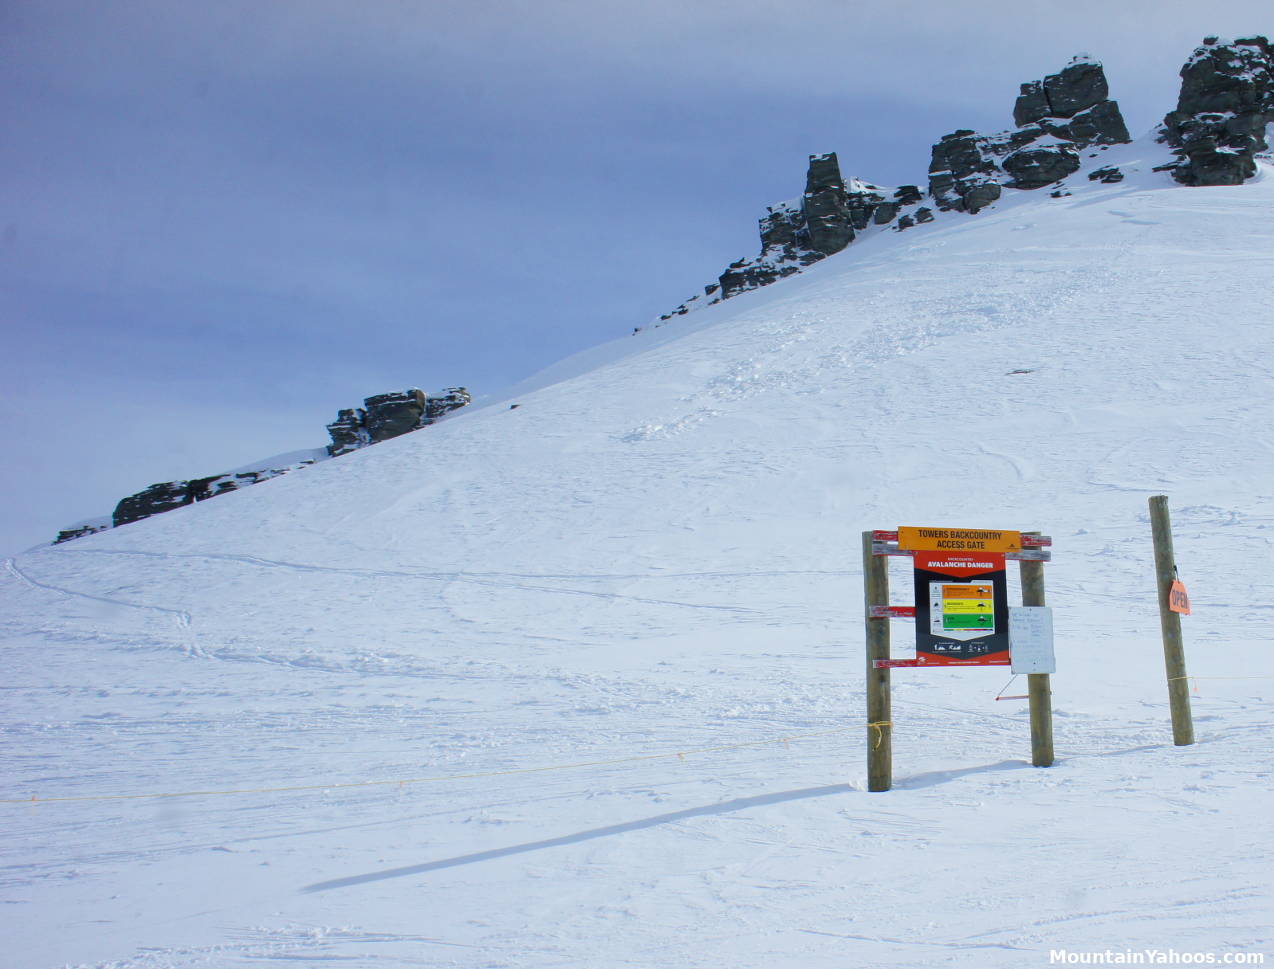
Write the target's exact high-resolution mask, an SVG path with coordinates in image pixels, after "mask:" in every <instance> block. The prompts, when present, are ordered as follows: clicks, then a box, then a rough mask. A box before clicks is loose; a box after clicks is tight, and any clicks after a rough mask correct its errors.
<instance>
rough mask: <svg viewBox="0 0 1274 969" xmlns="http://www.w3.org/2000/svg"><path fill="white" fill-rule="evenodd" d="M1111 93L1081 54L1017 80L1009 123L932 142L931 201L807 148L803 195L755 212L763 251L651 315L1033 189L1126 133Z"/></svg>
mask: <svg viewBox="0 0 1274 969" xmlns="http://www.w3.org/2000/svg"><path fill="white" fill-rule="evenodd" d="M1109 93H1110V92H1109V85H1108V84H1107V82H1106V74H1105V71H1104V70H1103V69H1102V66H1101V64H1099V63H1097V62H1096V61H1094V60H1092V59H1091V58H1089V57H1087V56H1086V55H1080V56H1078V57H1076V58H1074V59H1073V60H1072V61H1071V63H1070V64H1068V65H1067V66H1066V67H1065V68H1063V69H1062V70H1060V71H1058V72H1057V73H1056V74H1050V75H1048V76H1047V77H1045V78H1043V79H1042V80H1038V81H1029V82H1028V83H1026V84H1023V85H1022V87H1021V93H1020V94H1019V96H1018V99H1017V103H1016V105H1015V106H1014V109H1013V120H1014V122H1015V123H1016V125H1017V127H1016V128H1015V129H1012V130H1009V131H1004V132H1000V133H998V134H993V135H981V134H978V133H977V132H974V131H970V130H968V129H962V130H960V131H954V132H952V133H951V134H949V135H945V136H943V137H942V139H940V140H939V142H938V143H937V144H936V145H934V146H933V152H932V154H931V157H930V161H929V185H928V196H929V198H930V199H931V200H932V201H931V204H930V205H921V203H922V202H923V201H924V194H923V193H922V192H921V190H920V189H919V187H917V186H915V185H904V186H902V187H901V188H898V189H896V190H891V189H886V188H881V187H880V186H879V185H873V184H871V183H869V182H864V181H862V180H861V179H857V178H851V179H849V180H848V181H846V180H845V179H844V178H843V177H842V175H841V170H840V163H839V161H838V159H837V157H836V153H835V152H830V153H828V154H824V155H811V156H810V158H809V169H808V171H807V172H806V176H805V191H804V192H803V193H802V194H801V196H800V197H799V198H795V199H791V200H789V201H786V202H778V203H776V204H774V205H771V206H770V207H769V208H768V209H767V210H766V213H765V215H764V216H762V218H761V220H760V226H759V227H760V236H761V252H760V254H759V255H757V256H755V257H753V258H751V259H749V258H743V259H739V260H737V261H735V262H733V263H731V264H730V265H729V267H728V268H727V269H726V270H725V272H723V273H722V274H721V275H720V276H719V277H718V279H717V281H716V282H715V283H710V284H709V285H707V286H705V287H704V290H703V293H702V294H700V295H697V296H693V297H691V298H690V299H688V300H686V302H684V303H682V304H681V305H680V306H678V307H677V308H676V309H675V310H673V311H672V312H670V313H665V314H664V315H663V316H661V317H660V318H659V320H658V321H657V322H656V325H659V324H660V323H662V322H665V321H667V320H670V319H672V318H673V317H674V316H682V315H684V314H686V313H688V312H690V311H691V310H693V309H698V308H699V307H701V306H708V305H711V304H713V303H718V302H720V301H721V300H723V299H729V298H730V297H731V296H735V295H737V294H739V293H743V292H747V291H748V290H752V289H757V288H758V287H761V286H768V285H769V284H770V283H773V282H776V281H777V280H779V279H782V278H784V277H785V276H790V275H792V274H793V273H797V272H800V271H801V270H802V269H804V268H805V267H806V266H809V265H811V264H813V263H815V262H818V261H819V260H821V259H826V258H827V257H828V256H831V255H835V254H836V253H838V252H840V251H841V250H842V249H844V248H845V247H846V246H848V245H850V244H851V243H852V242H853V241H854V239H855V238H856V237H857V236H858V235H859V234H860V233H862V232H864V231H866V230H868V229H869V228H870V227H880V226H892V228H893V229H895V230H902V229H908V228H911V227H913V226H916V225H920V224H923V223H925V222H932V221H933V219H934V213H933V210H934V209H938V210H940V211H948V212H949V211H955V212H967V213H969V214H971V215H972V214H975V213H977V212H980V211H982V210H983V209H985V208H986V207H987V206H989V205H992V204H994V203H995V202H996V200H998V199H999V198H1000V197H1001V195H1002V193H1003V191H1004V189H1006V188H1012V189H1024V190H1032V189H1037V188H1043V187H1044V186H1046V185H1052V184H1054V183H1056V182H1058V181H1060V180H1061V179H1064V178H1066V177H1067V176H1068V175H1071V174H1072V173H1074V172H1075V171H1076V170H1077V169H1078V168H1079V167H1080V153H1081V152H1082V151H1083V150H1084V149H1087V148H1090V147H1092V146H1094V145H1113V144H1120V143H1124V142H1127V141H1129V140H1130V139H1129V137H1128V128H1127V126H1126V125H1125V124H1124V120H1123V116H1122V115H1121V114H1120V112H1119V106H1118V105H1117V104H1116V103H1115V102H1114V101H1112V100H1110V98H1109Z"/></svg>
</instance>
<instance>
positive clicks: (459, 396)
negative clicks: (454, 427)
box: [327, 387, 472, 457]
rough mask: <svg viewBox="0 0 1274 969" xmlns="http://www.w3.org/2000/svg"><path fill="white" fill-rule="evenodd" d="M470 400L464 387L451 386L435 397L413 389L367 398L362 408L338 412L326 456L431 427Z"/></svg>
mask: <svg viewBox="0 0 1274 969" xmlns="http://www.w3.org/2000/svg"><path fill="white" fill-rule="evenodd" d="M471 399H472V398H471V397H470V396H469V392H468V391H467V390H465V388H463V387H448V388H447V389H446V390H444V391H442V392H441V393H439V394H436V395H426V394H425V393H424V391H422V390H418V389H416V388H412V389H411V390H400V391H395V392H393V393H389V394H377V395H376V396H375V397H368V398H367V399H366V400H364V401H363V406H362V407H358V408H350V409H348V410H342V411H338V412H337V414H336V420H335V421H333V422H332V423H331V424H328V425H327V432H328V434H329V435H330V436H331V438H332V443H331V444H329V445H328V446H327V453H328V454H330V455H331V456H332V457H339V456H340V455H342V454H348V453H349V452H350V451H357V450H358V449H359V448H364V447H367V446H368V445H369V444H379V443H380V442H381V441H388V440H389V439H390V438H394V437H398V436H399V435H401V434H406V433H407V432H408V431H414V430H416V429H417V428H420V427H428V426H429V425H430V424H432V423H434V422H435V421H437V420H438V419H439V418H440V417H442V416H443V415H444V414H449V413H450V412H451V411H453V410H456V409H458V408H460V407H464V406H465V405H466V404H468V403H469V402H470V400H471Z"/></svg>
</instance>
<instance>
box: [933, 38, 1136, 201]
mask: <svg viewBox="0 0 1274 969" xmlns="http://www.w3.org/2000/svg"><path fill="white" fill-rule="evenodd" d="M1109 93H1110V91H1109V85H1108V84H1107V82H1106V72H1105V70H1103V68H1102V66H1101V64H1099V63H1098V62H1096V61H1094V60H1092V59H1091V58H1089V57H1088V56H1087V55H1084V54H1081V55H1079V56H1077V57H1075V58H1074V59H1073V60H1072V61H1071V63H1070V64H1068V65H1067V66H1066V67H1064V68H1063V69H1062V70H1060V71H1058V72H1057V73H1056V74H1050V75H1048V77H1046V78H1044V79H1043V80H1040V81H1028V82H1027V83H1025V84H1023V85H1022V88H1021V93H1020V94H1019V95H1018V98H1017V103H1016V104H1015V105H1014V106H1013V121H1014V123H1015V124H1016V125H1017V127H1016V128H1014V129H1011V130H1009V131H1002V132H999V133H998V134H993V135H979V134H977V133H975V132H973V131H968V130H962V131H956V132H953V133H952V134H949V135H946V136H944V137H943V138H942V140H941V141H939V142H938V143H937V144H936V145H934V146H933V157H932V159H931V161H930V163H929V194H930V195H931V196H933V200H934V203H935V204H936V205H937V206H938V208H940V209H943V210H946V211H952V210H954V211H957V212H968V213H970V214H974V213H977V212H979V211H981V210H982V209H984V208H986V207H987V206H988V205H990V204H991V203H992V202H994V201H996V200H997V199H998V198H999V197H1000V194H1001V191H1002V189H1003V188H1016V189H1023V190H1027V191H1031V190H1034V189H1037V188H1043V187H1044V186H1046V185H1052V184H1053V183H1054V182H1058V181H1061V180H1062V179H1064V178H1066V177H1067V176H1068V175H1071V174H1073V173H1074V172H1076V171H1077V170H1078V169H1079V166H1080V153H1081V152H1082V151H1083V150H1084V149H1085V148H1089V147H1091V146H1092V145H1115V144H1123V143H1126V142H1128V141H1130V140H1131V139H1130V138H1129V136H1128V126H1127V125H1125V124H1124V119H1123V115H1122V114H1121V113H1120V111H1119V105H1118V104H1116V103H1115V102H1114V101H1112V100H1110V98H1109V97H1108V95H1109Z"/></svg>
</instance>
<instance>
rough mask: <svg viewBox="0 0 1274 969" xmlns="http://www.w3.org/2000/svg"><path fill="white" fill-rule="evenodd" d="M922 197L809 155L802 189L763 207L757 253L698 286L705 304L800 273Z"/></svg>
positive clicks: (831, 158) (832, 158) (680, 310)
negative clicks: (848, 172) (852, 174)
mask: <svg viewBox="0 0 1274 969" xmlns="http://www.w3.org/2000/svg"><path fill="white" fill-rule="evenodd" d="M921 198H922V195H921V192H920V189H919V187H918V186H915V185H904V186H902V187H901V188H899V189H897V190H893V191H891V190H890V189H887V188H881V187H880V186H879V185H873V184H871V183H870V182H864V181H862V180H861V179H858V178H851V179H849V181H848V182H846V181H845V179H844V178H843V177H842V176H841V170H840V162H839V160H838V159H837V157H836V153H835V152H829V153H828V154H825V155H810V157H809V170H808V171H807V173H806V176H805V192H804V193H803V194H802V195H801V196H800V197H799V198H795V199H790V200H788V201H786V202H778V203H776V204H774V205H771V206H769V208H768V209H767V210H766V214H765V215H764V216H762V218H761V220H760V235H761V254H760V255H759V256H757V257H755V258H753V259H739V260H737V261H736V262H733V263H731V264H730V265H729V267H728V268H727V269H726V271H725V272H723V273H722V274H721V275H720V277H718V279H717V281H716V282H715V283H712V284H709V285H708V286H705V287H704V291H703V297H713V298H712V299H709V300H708V302H709V303H716V302H719V301H720V300H723V299H729V298H730V297H731V296H734V295H736V294H738V293H742V292H746V291H748V290H750V289H757V288H758V287H761V286H768V285H769V284H770V283H772V282H774V281H775V280H778V279H782V278H783V277H784V276H790V275H792V273H796V272H800V271H801V270H802V269H804V268H805V267H806V266H809V265H811V264H813V263H816V262H818V261H819V260H820V259H826V258H827V257H828V256H831V255H834V254H835V253H838V252H840V251H841V250H842V249H844V248H845V247H846V246H847V245H849V244H850V243H851V242H853V241H854V239H855V237H856V235H857V233H859V232H862V231H863V230H864V229H866V228H867V227H868V226H869V225H872V224H876V225H884V224H886V223H888V222H891V221H893V220H894V219H895V218H896V217H897V216H898V213H899V212H900V211H901V210H902V209H903V208H905V207H907V206H912V205H914V204H916V203H917V202H919V201H920V200H921ZM703 297H699V296H694V297H692V298H691V299H689V300H687V301H686V302H685V303H683V304H682V305H681V306H679V307H677V308H676V309H675V310H673V311H672V312H671V313H666V314H665V315H664V316H662V317H660V319H662V320H668V319H671V318H672V317H674V316H679V315H684V314H685V313H688V312H689V311H690V309H691V308H692V304H696V303H697V302H698V301H699V300H700V299H702V298H703Z"/></svg>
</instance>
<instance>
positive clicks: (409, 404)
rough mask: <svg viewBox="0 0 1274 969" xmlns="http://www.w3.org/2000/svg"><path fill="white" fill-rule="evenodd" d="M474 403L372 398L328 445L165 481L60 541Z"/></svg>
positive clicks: (229, 488)
mask: <svg viewBox="0 0 1274 969" xmlns="http://www.w3.org/2000/svg"><path fill="white" fill-rule="evenodd" d="M469 402H470V396H469V392H468V391H467V390H466V389H465V388H463V387H449V388H447V389H446V390H443V391H439V392H437V393H434V394H426V393H425V392H424V391H422V390H419V389H417V388H412V389H410V390H403V391H392V392H390V393H387V394H378V395H376V396H374V397H368V398H367V399H366V400H365V401H364V402H363V407H359V408H349V409H346V410H341V411H339V412H338V413H337V416H336V420H335V421H333V422H332V423H331V424H328V425H327V432H328V435H329V436H330V437H331V439H332V443H331V444H329V445H328V446H327V447H325V448H308V449H305V450H301V451H290V452H288V453H286V454H278V455H275V456H274V457H270V458H262V459H260V460H258V461H254V462H252V463H251V464H246V465H244V466H243V467H239V468H235V469H233V470H231V471H226V472H224V473H220V474H214V475H209V476H207V477H201V478H192V479H189V480H184V479H183V480H180V481H161V482H158V483H157V484H152V485H150V486H148V487H147V488H145V489H143V490H142V491H139V492H137V493H136V494H133V495H129V496H127V497H126V498H123V499H121V500H120V502H119V503H118V504H117V505H116V506H115V510H114V512H112V513H111V514H110V515H102V516H99V517H97V518H89V519H85V520H83V521H79V522H76V523H75V524H73V525H68V526H67V527H66V528H64V529H62V530H61V531H60V532H58V535H57V538H55V539H54V540H53V543H52V544H54V545H60V544H62V543H63V542H69V541H73V540H74V539H77V538H84V537H86V536H88V535H95V534H97V533H98V532H104V531H106V530H108V529H110V528H118V527H119V526H121V525H131V524H132V523H133V522H138V521H142V520H143V519H146V518H150V517H151V516H152V515H159V514H163V513H164V512H168V511H172V510H173V509H175V508H184V507H185V506H187V505H192V504H194V503H196V502H200V501H206V500H207V499H209V498H217V497H220V496H222V495H227V494H230V493H231V492H235V491H241V490H242V489H244V488H246V487H248V486H250V485H255V484H260V483H261V482H263V481H269V480H271V479H273V478H278V477H282V476H283V475H285V474H291V473H292V472H294V471H300V470H302V469H304V468H308V467H310V466H311V465H313V464H315V463H316V462H319V461H326V460H327V459H328V458H334V457H340V456H341V455H343V454H349V453H350V452H351V451H357V450H359V449H361V448H365V447H368V446H370V445H372V444H377V443H379V442H381V441H387V440H390V439H391V438H395V437H398V436H399V435H401V434H406V433H408V432H409V431H415V430H419V429H420V428H422V427H428V426H429V425H431V424H436V423H437V422H438V421H439V420H441V419H442V418H444V417H445V416H446V415H447V414H449V413H451V412H452V411H454V410H458V409H459V408H461V407H464V406H466V405H467V404H468V403H469Z"/></svg>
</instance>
